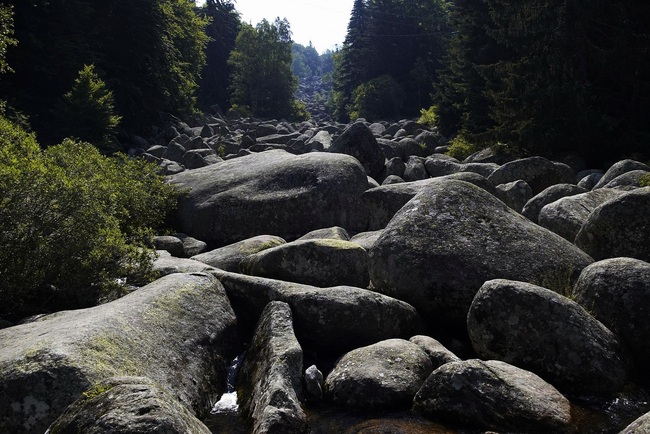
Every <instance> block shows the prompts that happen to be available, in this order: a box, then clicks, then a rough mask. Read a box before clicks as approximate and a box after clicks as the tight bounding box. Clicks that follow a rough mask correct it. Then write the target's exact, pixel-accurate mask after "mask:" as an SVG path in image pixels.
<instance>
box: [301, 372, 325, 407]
mask: <svg viewBox="0 0 650 434" xmlns="http://www.w3.org/2000/svg"><path fill="white" fill-rule="evenodd" d="M303 380H304V382H305V394H306V399H307V400H309V401H322V399H323V381H324V378H323V373H322V372H321V371H319V370H318V368H317V367H316V365H311V366H310V367H309V368H307V369H305V375H304V377H303Z"/></svg>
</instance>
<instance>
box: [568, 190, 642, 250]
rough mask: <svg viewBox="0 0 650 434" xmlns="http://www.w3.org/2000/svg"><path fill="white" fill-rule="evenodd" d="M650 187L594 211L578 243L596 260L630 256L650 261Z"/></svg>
mask: <svg viewBox="0 0 650 434" xmlns="http://www.w3.org/2000/svg"><path fill="white" fill-rule="evenodd" d="M648 210H650V187H644V188H639V189H636V190H633V191H630V192H625V193H624V194H622V195H620V196H619V197H617V198H614V199H611V200H609V201H607V202H605V203H603V204H601V205H600V206H598V207H597V208H596V209H594V210H593V212H592V213H591V214H589V217H588V218H587V221H586V222H585V223H584V224H583V225H582V227H581V228H580V231H579V232H578V235H576V239H575V244H576V245H577V246H578V247H580V248H581V249H582V250H584V251H585V252H587V253H588V254H589V255H591V256H592V257H593V258H594V259H596V260H600V259H605V258H614V257H619V256H628V257H631V258H636V259H641V260H642V261H646V262H648V261H650V220H648V218H644V217H641V216H646V215H647V213H648Z"/></svg>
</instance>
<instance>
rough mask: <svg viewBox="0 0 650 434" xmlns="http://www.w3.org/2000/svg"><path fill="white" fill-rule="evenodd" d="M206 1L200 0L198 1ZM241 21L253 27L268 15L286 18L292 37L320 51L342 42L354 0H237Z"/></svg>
mask: <svg viewBox="0 0 650 434" xmlns="http://www.w3.org/2000/svg"><path fill="white" fill-rule="evenodd" d="M201 3H203V2H202V1H201V0H198V1H197V4H201ZM234 3H235V9H237V11H239V13H240V14H241V17H242V20H243V21H244V22H246V23H250V24H252V25H253V26H254V25H256V24H257V23H259V22H260V21H262V19H263V18H266V19H267V20H268V21H274V20H275V18H276V17H280V18H286V19H287V20H289V24H290V25H291V32H292V33H293V40H294V42H297V43H298V44H301V45H304V46H307V45H309V41H311V43H312V45H313V46H314V47H315V48H316V50H317V51H318V52H319V53H321V54H322V53H323V52H324V51H325V50H327V49H331V50H333V49H334V48H335V46H336V45H337V44H338V45H339V46H341V45H343V40H344V39H345V34H346V33H347V29H348V21H349V20H350V12H352V4H353V3H354V0H328V1H323V0H235V1H234Z"/></svg>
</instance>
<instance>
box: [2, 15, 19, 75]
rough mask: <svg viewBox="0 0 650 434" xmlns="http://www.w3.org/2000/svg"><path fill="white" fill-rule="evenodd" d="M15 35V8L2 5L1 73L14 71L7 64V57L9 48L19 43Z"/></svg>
mask: <svg viewBox="0 0 650 434" xmlns="http://www.w3.org/2000/svg"><path fill="white" fill-rule="evenodd" d="M13 34H14V21H13V7H12V6H11V5H0V73H4V72H7V71H12V69H11V68H10V67H9V65H8V64H7V60H6V57H7V48H9V47H10V46H12V45H16V44H17V43H18V41H17V40H16V39H15V38H13Z"/></svg>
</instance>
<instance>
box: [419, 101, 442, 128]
mask: <svg viewBox="0 0 650 434" xmlns="http://www.w3.org/2000/svg"><path fill="white" fill-rule="evenodd" d="M437 111H438V106H435V105H432V106H431V107H429V108H428V109H420V119H418V123H419V124H422V125H425V126H427V127H429V128H433V127H435V126H436V120H437V116H436V113H437Z"/></svg>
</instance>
